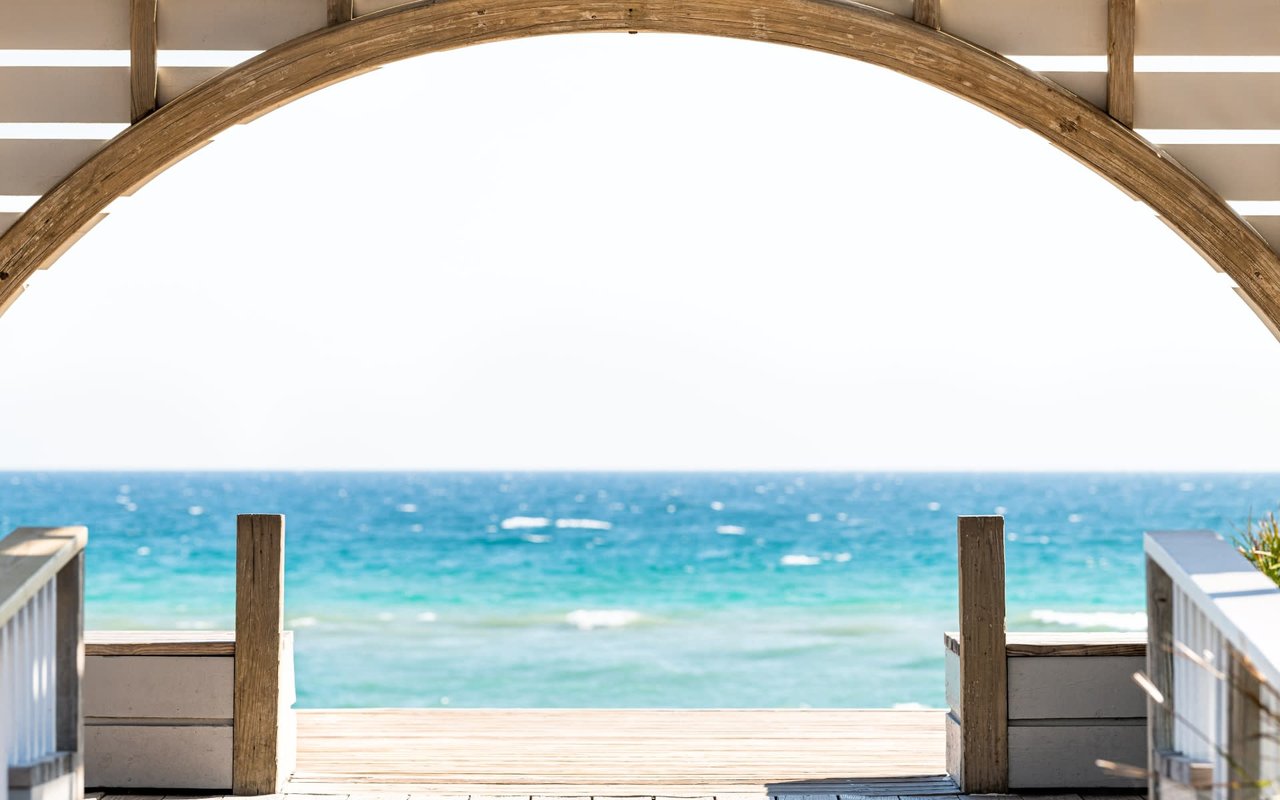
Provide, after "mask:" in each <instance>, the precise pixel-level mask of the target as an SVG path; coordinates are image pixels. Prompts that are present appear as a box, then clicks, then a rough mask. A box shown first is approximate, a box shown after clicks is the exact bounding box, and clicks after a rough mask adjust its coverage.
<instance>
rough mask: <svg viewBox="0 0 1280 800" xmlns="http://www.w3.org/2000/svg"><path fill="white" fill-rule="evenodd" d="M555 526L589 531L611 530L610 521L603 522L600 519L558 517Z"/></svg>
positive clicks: (611, 524)
mask: <svg viewBox="0 0 1280 800" xmlns="http://www.w3.org/2000/svg"><path fill="white" fill-rule="evenodd" d="M556 527H557V528H582V529H584V530H589V531H611V530H613V523H612V522H605V521H604V520H602V519H558V520H556Z"/></svg>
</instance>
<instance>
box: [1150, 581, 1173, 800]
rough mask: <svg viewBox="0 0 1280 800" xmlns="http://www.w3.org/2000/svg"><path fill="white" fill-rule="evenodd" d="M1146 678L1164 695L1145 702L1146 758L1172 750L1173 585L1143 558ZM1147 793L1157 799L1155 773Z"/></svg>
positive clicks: (1156, 778)
mask: <svg viewBox="0 0 1280 800" xmlns="http://www.w3.org/2000/svg"><path fill="white" fill-rule="evenodd" d="M1147 678H1148V679H1149V680H1150V681H1151V683H1152V684H1153V685H1154V686H1155V687H1156V689H1157V690H1159V692H1160V693H1161V694H1162V695H1164V697H1163V700H1164V702H1163V703H1157V702H1156V701H1155V700H1154V699H1151V698H1148V700H1147V758H1148V759H1149V763H1150V764H1153V765H1154V764H1156V763H1158V755H1157V754H1159V753H1161V752H1163V751H1165V750H1168V749H1169V748H1171V747H1172V746H1173V714H1174V709H1173V581H1172V580H1171V579H1170V578H1169V575H1168V573H1166V572H1165V571H1164V570H1163V569H1161V568H1160V565H1159V564H1156V562H1154V561H1152V560H1151V558H1150V557H1148V558H1147ZM1150 773H1151V774H1150V777H1148V779H1147V793H1148V794H1149V795H1150V796H1151V797H1158V796H1159V794H1158V790H1159V786H1158V782H1159V772H1158V770H1156V769H1152V770H1151V771H1150Z"/></svg>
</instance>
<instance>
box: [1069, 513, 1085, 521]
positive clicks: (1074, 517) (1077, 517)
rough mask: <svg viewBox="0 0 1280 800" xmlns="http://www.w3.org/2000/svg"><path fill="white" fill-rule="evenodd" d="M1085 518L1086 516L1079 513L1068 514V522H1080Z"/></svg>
mask: <svg viewBox="0 0 1280 800" xmlns="http://www.w3.org/2000/svg"><path fill="white" fill-rule="evenodd" d="M1083 519H1084V517H1082V516H1080V515H1079V514H1068V515H1067V522H1071V523H1076V522H1080V521H1081V520H1083Z"/></svg>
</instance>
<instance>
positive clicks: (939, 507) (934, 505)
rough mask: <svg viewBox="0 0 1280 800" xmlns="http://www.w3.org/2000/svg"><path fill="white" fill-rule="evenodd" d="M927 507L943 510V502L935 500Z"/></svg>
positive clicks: (931, 509) (932, 509) (933, 509)
mask: <svg viewBox="0 0 1280 800" xmlns="http://www.w3.org/2000/svg"><path fill="white" fill-rule="evenodd" d="M927 508H928V509H929V510H930V511H941V510H942V503H939V502H937V501H936V500H935V501H934V502H932V503H930V504H929V505H928V506H927Z"/></svg>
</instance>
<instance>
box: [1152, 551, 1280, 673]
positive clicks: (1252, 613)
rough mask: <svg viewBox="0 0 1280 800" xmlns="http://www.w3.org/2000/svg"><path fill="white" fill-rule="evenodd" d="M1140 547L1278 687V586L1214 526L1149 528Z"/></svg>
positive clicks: (1238, 649) (1279, 608)
mask: <svg viewBox="0 0 1280 800" xmlns="http://www.w3.org/2000/svg"><path fill="white" fill-rule="evenodd" d="M1143 549H1144V550H1145V551H1146V554H1147V556H1148V557H1149V558H1150V559H1151V560H1152V561H1154V562H1155V563H1156V564H1157V565H1159V567H1160V568H1161V569H1163V570H1164V571H1165V573H1167V574H1168V576H1169V578H1170V580H1171V581H1172V582H1173V585H1174V586H1175V587H1177V588H1178V590H1179V591H1181V592H1182V593H1183V594H1184V595H1185V596H1186V597H1187V598H1188V599H1190V600H1191V601H1192V602H1193V603H1194V604H1195V605H1196V606H1197V607H1198V608H1199V609H1200V610H1201V611H1202V612H1203V613H1204V615H1205V616H1206V617H1208V618H1209V620H1210V621H1211V622H1212V623H1213V625H1214V626H1215V627H1216V628H1217V629H1218V630H1219V631H1220V632H1221V633H1222V635H1223V637H1224V638H1225V639H1226V640H1227V641H1228V642H1230V644H1231V646H1232V647H1234V648H1235V649H1236V650H1237V651H1238V652H1240V653H1241V654H1242V655H1244V656H1245V657H1246V658H1248V659H1249V660H1250V661H1251V662H1252V663H1253V665H1254V667H1255V668H1256V669H1257V670H1258V671H1259V672H1260V673H1261V674H1262V675H1263V676H1264V677H1265V678H1266V680H1267V681H1268V682H1270V683H1271V685H1272V686H1275V687H1280V586H1276V584H1275V583H1273V582H1272V580H1271V579H1270V578H1268V577H1267V576H1266V575H1264V574H1262V573H1261V572H1259V571H1258V570H1257V569H1255V568H1254V567H1253V565H1252V564H1250V563H1249V562H1248V561H1247V560H1246V559H1245V558H1244V556H1243V555H1241V554H1240V552H1239V551H1238V550H1236V548H1235V547H1234V546H1232V545H1231V544H1230V543H1229V542H1227V541H1226V540H1225V539H1223V538H1222V537H1221V536H1219V535H1218V534H1216V533H1214V532H1213V531H1158V532H1151V533H1148V534H1146V536H1145V537H1144V539H1143Z"/></svg>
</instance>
